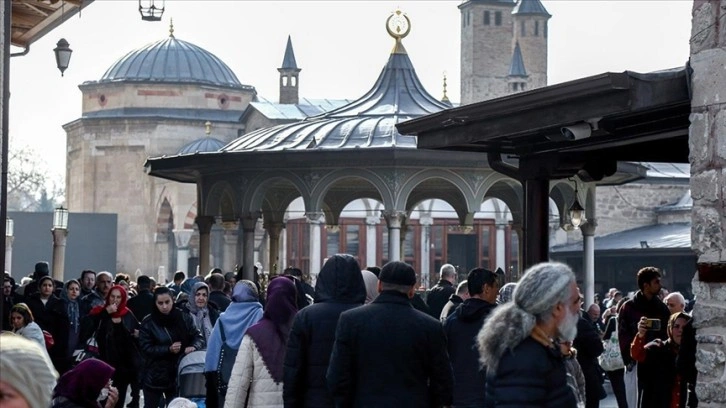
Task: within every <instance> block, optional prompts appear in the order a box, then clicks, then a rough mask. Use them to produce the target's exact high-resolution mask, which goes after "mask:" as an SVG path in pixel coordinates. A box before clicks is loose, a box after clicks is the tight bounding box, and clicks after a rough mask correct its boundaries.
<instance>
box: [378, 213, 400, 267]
mask: <svg viewBox="0 0 726 408" xmlns="http://www.w3.org/2000/svg"><path fill="white" fill-rule="evenodd" d="M381 214H382V215H383V218H384V219H385V220H386V225H387V226H388V260H389V261H400V260H401V225H402V224H403V221H404V220H405V219H406V212H405V211H396V210H386V211H381Z"/></svg>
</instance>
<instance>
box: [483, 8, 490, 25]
mask: <svg viewBox="0 0 726 408" xmlns="http://www.w3.org/2000/svg"><path fill="white" fill-rule="evenodd" d="M484 25H489V12H488V11H485V12H484Z"/></svg>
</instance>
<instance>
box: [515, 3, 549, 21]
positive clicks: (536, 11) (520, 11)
mask: <svg viewBox="0 0 726 408" xmlns="http://www.w3.org/2000/svg"><path fill="white" fill-rule="evenodd" d="M512 14H517V15H525V14H529V15H540V16H547V17H552V15H551V14H550V13H548V12H547V9H546V8H545V6H544V5H543V4H542V2H540V1H539V0H519V1H518V2H517V5H516V6H514V10H512Z"/></svg>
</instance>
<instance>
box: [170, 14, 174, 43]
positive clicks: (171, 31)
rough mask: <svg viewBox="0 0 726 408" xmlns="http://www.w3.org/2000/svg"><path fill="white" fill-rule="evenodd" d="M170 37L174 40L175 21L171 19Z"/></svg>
mask: <svg viewBox="0 0 726 408" xmlns="http://www.w3.org/2000/svg"><path fill="white" fill-rule="evenodd" d="M169 37H171V38H174V19H173V18H170V19H169Z"/></svg>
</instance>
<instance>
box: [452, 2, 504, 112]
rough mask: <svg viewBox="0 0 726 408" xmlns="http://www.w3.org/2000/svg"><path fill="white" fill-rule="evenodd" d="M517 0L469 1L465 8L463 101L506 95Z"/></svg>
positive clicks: (462, 67)
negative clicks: (514, 11) (513, 14)
mask: <svg viewBox="0 0 726 408" xmlns="http://www.w3.org/2000/svg"><path fill="white" fill-rule="evenodd" d="M514 6H515V3H514V1H513V0H467V1H465V2H464V3H462V4H460V5H459V10H460V11H461V104H462V105H465V104H469V103H473V102H480V101H483V100H487V99H492V98H496V97H499V96H503V95H506V94H507V93H508V90H507V73H508V71H509V65H510V57H511V56H512V10H513V9H514Z"/></svg>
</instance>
